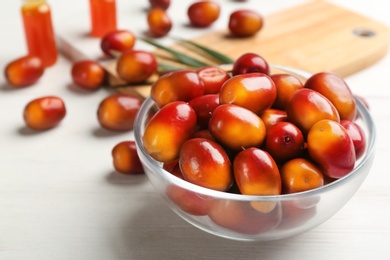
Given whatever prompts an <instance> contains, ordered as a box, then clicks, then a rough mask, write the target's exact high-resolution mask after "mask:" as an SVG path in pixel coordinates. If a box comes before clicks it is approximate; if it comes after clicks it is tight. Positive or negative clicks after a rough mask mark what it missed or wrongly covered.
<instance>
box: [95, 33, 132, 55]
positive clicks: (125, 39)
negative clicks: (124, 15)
mask: <svg viewBox="0 0 390 260" xmlns="http://www.w3.org/2000/svg"><path fill="white" fill-rule="evenodd" d="M135 42H136V37H135V35H134V34H133V33H132V32H130V31H128V30H116V31H113V32H110V33H108V34H107V35H105V36H104V37H103V38H102V39H101V41H100V48H101V50H102V51H103V53H104V54H106V55H107V56H110V57H117V56H118V54H122V53H123V52H126V51H129V50H132V49H133V47H134V45H135Z"/></svg>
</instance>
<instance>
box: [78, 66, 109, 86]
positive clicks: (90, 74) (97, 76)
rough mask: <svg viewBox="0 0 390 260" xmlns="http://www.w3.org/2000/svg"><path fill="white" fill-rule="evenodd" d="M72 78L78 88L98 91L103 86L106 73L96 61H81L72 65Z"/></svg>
mask: <svg viewBox="0 0 390 260" xmlns="http://www.w3.org/2000/svg"><path fill="white" fill-rule="evenodd" d="M71 76H72V81H73V83H74V84H75V85H76V86H78V87H80V88H82V89H85V90H96V89H98V88H100V87H101V86H102V85H103V82H104V80H105V78H106V71H105V70H104V68H103V67H102V66H101V65H100V64H99V63H97V62H96V61H92V60H81V61H77V62H75V63H74V64H73V65H72V69H71Z"/></svg>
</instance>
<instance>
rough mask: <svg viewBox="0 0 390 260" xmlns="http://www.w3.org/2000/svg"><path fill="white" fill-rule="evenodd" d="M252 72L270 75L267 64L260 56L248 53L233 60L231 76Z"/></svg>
mask: <svg viewBox="0 0 390 260" xmlns="http://www.w3.org/2000/svg"><path fill="white" fill-rule="evenodd" d="M253 72H259V73H264V74H267V75H269V74H270V68H269V64H268V62H267V61H266V60H265V59H264V58H263V57H262V56H260V55H258V54H256V53H251V52H249V53H245V54H243V55H241V56H240V57H238V58H237V59H236V60H235V62H234V64H233V68H232V74H233V76H236V75H239V74H246V73H253Z"/></svg>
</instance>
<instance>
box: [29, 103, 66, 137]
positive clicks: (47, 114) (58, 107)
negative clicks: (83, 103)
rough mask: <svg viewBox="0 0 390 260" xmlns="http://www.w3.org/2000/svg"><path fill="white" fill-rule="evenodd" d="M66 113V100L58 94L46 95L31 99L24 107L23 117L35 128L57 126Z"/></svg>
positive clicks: (39, 129)
mask: <svg viewBox="0 0 390 260" xmlns="http://www.w3.org/2000/svg"><path fill="white" fill-rule="evenodd" d="M65 115H66V107H65V103H64V101H63V100H62V99H61V98H59V97H56V96H44V97H40V98H37V99H34V100H32V101H30V102H29V103H28V104H27V105H26V106H25V108H24V112H23V119H24V121H25V123H26V125H27V126H28V127H29V128H31V129H34V130H38V131H41V130H47V129H50V128H53V127H55V126H57V125H58V124H59V123H60V122H61V121H62V119H63V118H64V117H65Z"/></svg>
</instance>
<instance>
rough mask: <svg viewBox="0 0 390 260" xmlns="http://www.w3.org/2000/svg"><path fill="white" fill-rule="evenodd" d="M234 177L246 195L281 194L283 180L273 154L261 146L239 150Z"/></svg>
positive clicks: (234, 162) (234, 164)
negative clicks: (260, 147)
mask: <svg viewBox="0 0 390 260" xmlns="http://www.w3.org/2000/svg"><path fill="white" fill-rule="evenodd" d="M233 171H234V178H235V180H236V183H237V186H238V188H239V190H240V192H241V194H244V195H279V194H281V192H282V182H281V179H280V174H279V169H278V166H277V164H276V162H275V161H274V159H273V158H272V156H271V155H270V154H269V153H268V152H266V151H264V150H261V149H259V148H254V147H251V148H248V149H246V150H243V151H241V152H239V153H238V154H237V155H236V157H235V158H234V161H233Z"/></svg>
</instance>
